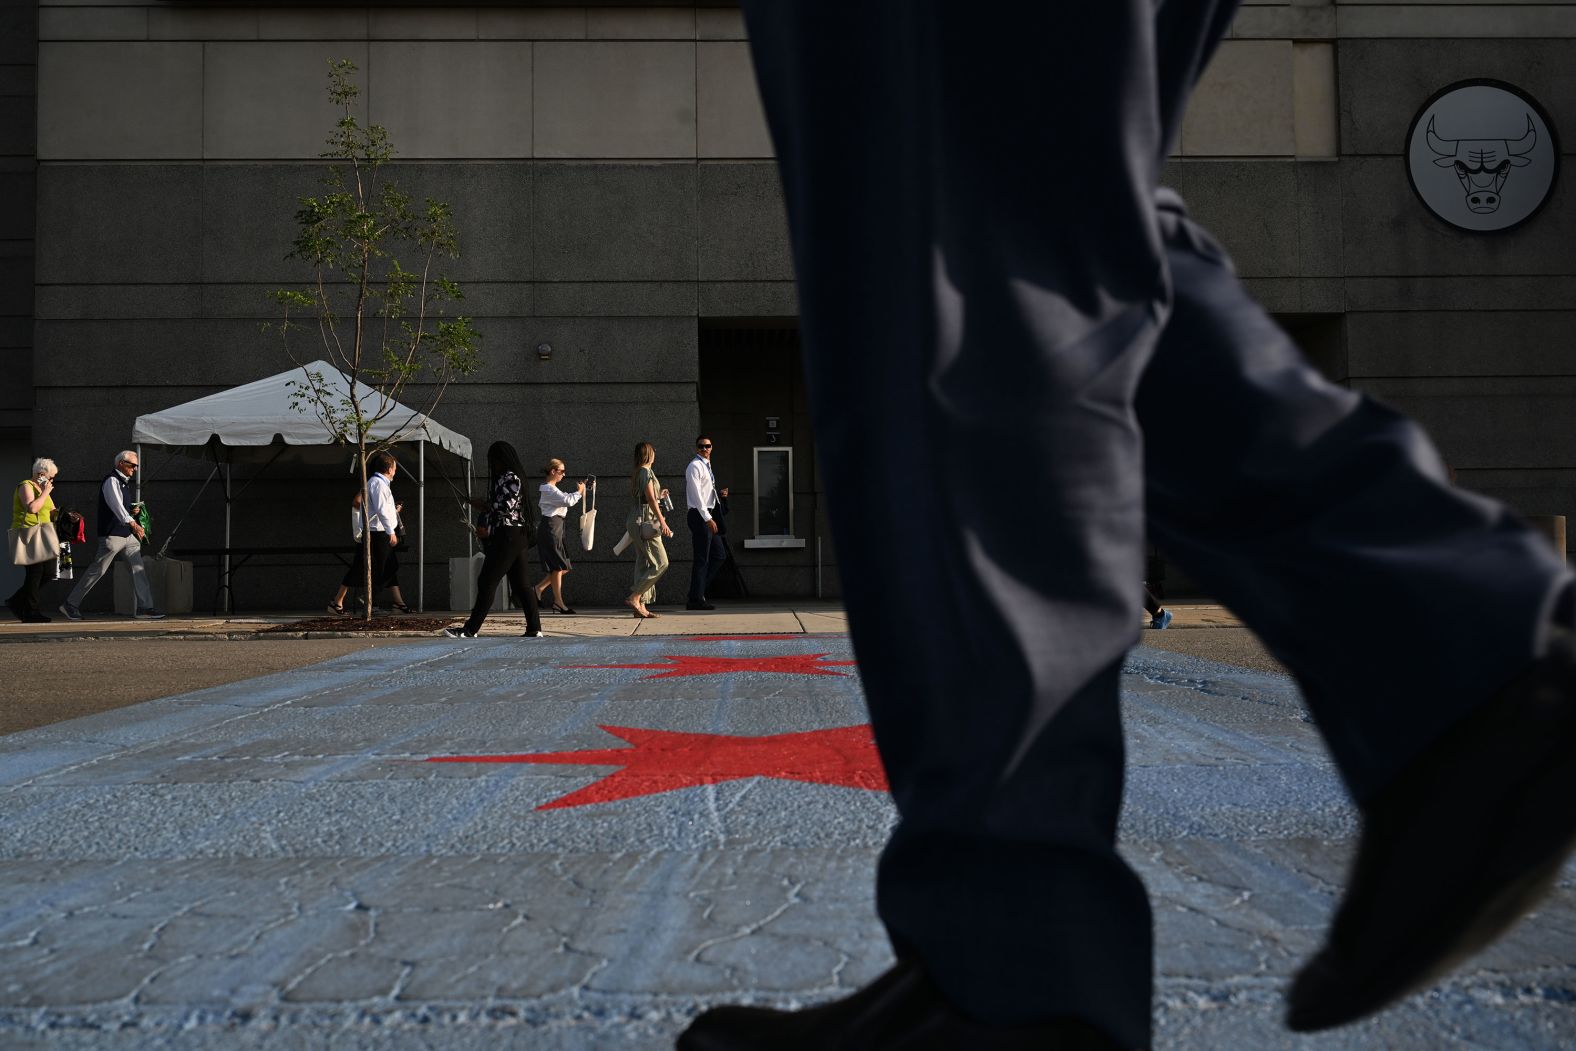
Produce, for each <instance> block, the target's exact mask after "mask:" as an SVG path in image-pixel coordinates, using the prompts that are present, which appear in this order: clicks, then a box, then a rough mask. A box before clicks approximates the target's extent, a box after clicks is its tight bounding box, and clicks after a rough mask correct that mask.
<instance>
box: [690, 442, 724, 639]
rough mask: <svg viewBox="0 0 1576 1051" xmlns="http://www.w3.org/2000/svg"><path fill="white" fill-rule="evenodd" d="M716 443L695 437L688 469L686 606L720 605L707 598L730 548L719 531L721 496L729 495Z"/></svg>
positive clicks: (695, 607) (714, 607) (692, 607)
mask: <svg viewBox="0 0 1576 1051" xmlns="http://www.w3.org/2000/svg"><path fill="white" fill-rule="evenodd" d="M712 448H713V443H712V440H711V439H710V438H708V437H707V436H706V435H704V434H703V435H700V436H699V437H698V438H696V439H695V458H694V459H692V460H690V462H689V466H688V467H686V468H685V469H684V504H685V507H686V509H687V510H686V513H685V523H686V524H687V525H688V526H689V531H690V552H691V558H692V559H693V561H692V562H691V563H690V584H689V595H688V598H687V601H686V602H685V604H684V608H685V609H716V608H717V607H716V606H714V605H712V604H711V603H710V602H707V601H706V589H707V588H709V587H711V582H712V581H713V580H715V579H717V574H718V572H720V571H721V570H722V564H723V562H725V561H727V558H728V549H727V548H726V547H724V546H723V543H722V537H720V536H718V535H717V532H718V530H717V516H716V514H715V511H716V509H717V502H718V499H719V498H721V497H726V496H727V495H728V490H727V489H725V488H724V489H718V488H717V476H716V474H715V473H714V472H713V471H712V467H711V452H712Z"/></svg>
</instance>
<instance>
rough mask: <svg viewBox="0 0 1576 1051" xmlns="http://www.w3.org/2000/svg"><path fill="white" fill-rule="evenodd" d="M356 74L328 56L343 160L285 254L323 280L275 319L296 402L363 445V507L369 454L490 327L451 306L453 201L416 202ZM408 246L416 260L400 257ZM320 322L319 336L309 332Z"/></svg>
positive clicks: (473, 359)
mask: <svg viewBox="0 0 1576 1051" xmlns="http://www.w3.org/2000/svg"><path fill="white" fill-rule="evenodd" d="M355 73H356V66H355V64H354V63H352V62H350V61H349V60H347V59H340V60H338V61H332V62H330V63H329V72H328V82H329V87H328V96H329V99H330V100H331V101H332V102H333V103H334V105H335V106H336V107H337V108H338V109H339V110H340V111H341V113H342V115H341V116H340V118H339V120H338V122H337V124H336V126H335V129H334V132H333V134H332V135H330V136H329V138H328V147H329V148H328V149H327V150H325V151H324V152H323V153H322V154H321V156H323V157H327V158H329V159H330V160H331V161H332V162H333V163H332V164H330V165H329V167H328V172H327V174H326V175H325V176H324V178H323V186H324V188H325V192H324V193H323V194H321V195H320V196H316V197H302V198H301V199H300V204H301V208H300V210H299V211H298V212H297V213H296V223H297V225H298V227H299V231H298V232H297V234H296V237H295V241H294V244H293V247H292V249H291V251H290V253H289V254H288V256H287V258H292V259H300V260H302V261H304V262H305V263H306V264H307V265H308V266H309V267H311V269H312V271H313V280H312V282H311V284H310V286H309V287H304V288H297V289H280V290H278V291H276V292H274V293H273V294H272V298H273V300H274V302H276V303H277V304H278V305H279V306H280V307H282V308H283V310H284V319H283V321H281V322H280V323H279V324H278V326H277V328H278V331H279V333H280V336H281V338H282V339H283V341H284V344H285V351H286V353H287V354H289V356H290V359H291V360H292V361H294V362H295V363H296V364H297V365H300V366H302V375H303V378H302V379H300V380H298V381H293V382H292V384H291V387H292V398H291V405H292V407H294V408H295V409H296V410H297V411H298V412H302V413H307V412H310V413H313V414H315V415H316V416H317V418H318V419H319V420H321V421H322V423H323V426H324V427H325V428H327V430H328V432H329V433H330V434H332V435H333V436H334V438H335V439H336V440H337V441H340V442H343V443H345V444H347V445H353V446H354V447H355V450H356V462H357V463H358V464H359V465H360V471H361V492H362V506H363V507H370V506H371V505H370V502H369V494H368V492H367V462H368V460H369V459H370V458H371V457H372V456H373V455H375V454H376V453H378V452H380V451H382V450H385V449H387V448H388V447H389V446H391V445H393V444H394V443H395V442H396V441H398V440H399V439H400V438H402V437H403V436H405V435H406V434H408V433H410V432H411V431H412V430H414V429H415V428H417V427H419V426H420V424H421V422H422V419H423V418H424V417H425V416H427V415H429V414H430V413H431V412H432V411H433V409H434V408H436V407H437V404H438V402H439V400H440V399H441V398H442V397H443V393H444V391H445V390H446V389H447V387H448V384H449V382H450V381H451V380H452V379H453V378H454V377H455V376H462V375H466V374H468V373H470V372H473V371H474V370H475V369H476V367H477V366H478V364H479V358H478V356H477V351H476V346H477V344H478V343H479V342H480V340H481V334H480V333H478V332H477V331H476V330H475V328H474V327H473V326H472V325H471V319H470V318H468V317H465V316H464V315H457V316H454V317H447V316H445V306H446V305H447V304H449V303H452V302H457V301H458V300H460V299H461V298H463V296H462V293H461V291H460V287H459V285H457V284H455V283H454V282H453V281H451V280H449V279H448V278H447V277H445V276H444V275H443V274H442V273H441V272H439V271H438V270H437V269H436V268H437V267H438V266H440V265H441V261H442V260H444V259H457V258H459V241H458V238H457V236H456V234H455V229H454V222H453V219H452V216H451V214H450V208H449V206H448V205H447V204H444V203H442V202H439V201H434V200H431V199H428V200H427V202H426V206H425V207H424V208H420V209H418V208H414V207H412V205H411V201H410V198H409V197H408V196H407V195H406V194H404V193H402V192H400V190H399V188H398V187H397V186H396V185H395V184H394V183H393V182H392V181H391V180H389V179H388V178H387V177H386V176H385V173H384V172H383V168H384V166H385V165H387V164H388V163H389V161H390V160H391V159H392V158H393V156H394V148H393V146H392V145H391V144H390V142H389V139H388V133H387V131H386V130H385V129H384V128H383V127H381V126H380V125H377V124H366V125H363V124H362V123H361V121H360V119H359V118H358V117H357V115H356V110H355V104H356V98H357V96H358V95H359V94H360V91H359V89H358V88H357V87H356V83H355V80H354V74H355ZM402 254H403V255H404V256H405V258H406V259H407V260H411V261H412V268H407V267H406V266H405V265H404V264H402V263H401V261H400V257H401V255H402ZM298 316H304V317H305V318H307V319H308V320H297V318H298ZM303 330H305V331H303ZM312 331H315V332H316V338H313V337H311V336H310V335H308V334H307V333H308V332H312ZM303 341H309V345H311V346H312V347H313V348H314V351H315V349H316V348H317V346H318V345H319V344H321V347H322V353H321V354H320V355H319V354H316V353H313V354H312V355H311V357H321V359H322V360H324V361H327V362H328V363H329V364H331V365H332V366H333V368H334V369H335V370H336V372H337V373H338V377H337V378H338V379H339V380H342V383H341V382H335V380H334V379H333V378H330V376H328V375H326V374H324V373H323V372H322V371H320V370H315V369H311V368H308V367H307V366H306V361H307V360H308V359H307V358H303V357H302V356H298V353H297V346H298V344H299V343H301V342H303ZM418 383H419V384H425V385H426V386H425V388H424V393H423V398H422V403H421V405H420V407H419V408H417V407H414V406H413V407H412V408H411V411H410V415H409V416H408V417H407V418H404V419H392V418H391V417H394V416H395V415H396V413H397V412H398V408H399V403H400V401H401V397H402V395H404V394H406V393H407V390H406V388H407V387H408V386H409V385H411V384H418ZM374 431H375V432H376V434H374ZM361 544H362V553H363V561H364V566H365V570H366V575H365V577H364V585H365V588H366V596H367V603H366V617H367V619H369V620H370V619H371V617H372V583H373V580H372V557H371V556H372V531H371V529H363V530H362V535H361Z"/></svg>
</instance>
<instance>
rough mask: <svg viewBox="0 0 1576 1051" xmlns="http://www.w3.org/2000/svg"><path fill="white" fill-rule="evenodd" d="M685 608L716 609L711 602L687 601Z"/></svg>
mask: <svg viewBox="0 0 1576 1051" xmlns="http://www.w3.org/2000/svg"><path fill="white" fill-rule="evenodd" d="M684 608H685V609H716V608H717V607H716V606H713V605H712V604H711V603H710V602H686V603H685V604H684Z"/></svg>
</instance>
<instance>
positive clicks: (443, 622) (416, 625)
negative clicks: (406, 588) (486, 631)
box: [258, 613, 461, 633]
mask: <svg viewBox="0 0 1576 1051" xmlns="http://www.w3.org/2000/svg"><path fill="white" fill-rule="evenodd" d="M460 619H461V618H459V617H451V616H441V615H440V616H418V615H416V614H409V613H393V614H378V615H374V616H373V618H372V619H371V620H367V619H366V618H365V617H309V618H307V619H306V620H292V621H290V622H289V623H288V624H270V625H268V627H266V628H259V629H258V631H259V632H260V633H262V632H270V631H288V632H292V633H294V632H298V631H431V632H435V631H438V630H439V629H440V628H444V627H447V626H448V625H450V624H458V623H459V622H460Z"/></svg>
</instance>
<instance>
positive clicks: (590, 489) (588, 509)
mask: <svg viewBox="0 0 1576 1051" xmlns="http://www.w3.org/2000/svg"><path fill="white" fill-rule="evenodd" d="M595 543H596V479H595V478H593V479H591V484H590V485H589V486H587V487H586V498H585V499H584V500H582V501H581V502H580V547H581V549H582V550H585V551H590V550H591V547H592V545H594V544H595Z"/></svg>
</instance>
